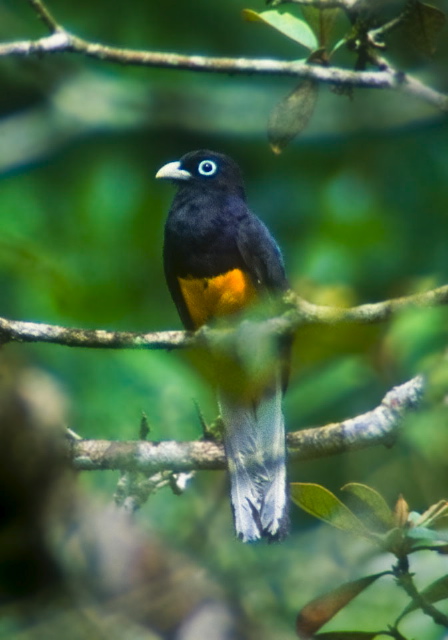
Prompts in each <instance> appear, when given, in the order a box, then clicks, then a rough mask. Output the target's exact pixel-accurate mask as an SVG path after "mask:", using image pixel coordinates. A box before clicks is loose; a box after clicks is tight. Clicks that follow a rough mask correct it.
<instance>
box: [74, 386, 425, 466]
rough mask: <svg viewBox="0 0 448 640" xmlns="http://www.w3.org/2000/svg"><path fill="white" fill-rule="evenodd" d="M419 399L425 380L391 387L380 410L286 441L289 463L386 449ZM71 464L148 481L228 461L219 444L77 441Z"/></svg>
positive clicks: (297, 435)
mask: <svg viewBox="0 0 448 640" xmlns="http://www.w3.org/2000/svg"><path fill="white" fill-rule="evenodd" d="M422 395H423V378H422V377H421V376H417V377H415V378H413V379H412V380H409V381H408V382H406V383H404V384H402V385H400V386H398V387H394V388H393V389H392V390H391V391H389V393H388V394H387V395H386V396H385V397H384V399H383V401H382V402H381V404H380V405H379V406H378V407H376V408H375V409H373V410H372V411H369V412H368V413H365V414H363V415H360V416H357V417H356V418H351V419H349V420H344V421H343V422H340V423H335V424H331V425H328V426H326V427H320V428H315V429H305V430H303V431H297V432H295V433H289V434H288V436H287V444H288V450H289V454H290V459H291V460H312V459H315V458H322V457H325V456H329V455H335V454H338V453H343V452H347V451H355V450H357V449H363V448H366V447H372V446H375V445H379V444H382V445H386V446H390V445H391V444H392V443H393V442H394V440H395V438H396V436H397V431H398V427H399V425H400V422H401V420H402V418H403V415H404V414H405V413H406V412H407V411H409V410H410V409H415V408H416V407H418V405H419V403H420V401H421V398H422ZM70 446H71V458H72V461H73V465H74V467H75V468H76V469H78V470H84V471H94V470H99V469H103V470H104V469H109V470H112V469H120V470H122V471H141V472H143V473H145V474H147V475H151V474H153V473H156V472H158V471H162V470H170V471H174V472H180V471H191V470H193V469H196V470H200V469H209V470H210V469H224V468H225V467H226V459H225V454H224V447H223V445H222V444H219V443H216V442H210V441H195V442H175V441H164V442H147V441H133V442H129V441H128V442H118V441H116V442H115V441H114V442H111V441H108V440H77V441H73V442H71V445H70Z"/></svg>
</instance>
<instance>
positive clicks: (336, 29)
mask: <svg viewBox="0 0 448 640" xmlns="http://www.w3.org/2000/svg"><path fill="white" fill-rule="evenodd" d="M269 4H270V5H271V7H272V8H270V9H268V10H267V11H262V12H260V13H257V12H256V11H253V10H251V9H245V10H244V11H243V17H244V18H245V19H246V20H248V21H250V22H260V23H263V24H265V25H267V26H269V27H270V28H272V29H275V30H276V31H277V32H279V33H281V34H282V35H283V36H285V37H287V38H290V39H292V40H294V42H296V43H297V44H298V45H300V47H301V48H303V49H306V50H307V52H308V53H307V55H306V57H305V58H303V62H306V63H307V64H310V65H322V66H328V65H329V64H330V62H331V61H332V59H333V57H334V56H335V54H336V53H337V52H338V51H340V50H345V51H346V52H349V54H350V59H351V60H350V62H351V65H352V67H353V69H354V70H355V71H365V70H366V69H367V68H369V67H372V68H374V69H377V70H384V69H387V68H390V65H389V63H388V62H387V61H386V60H385V59H384V58H383V57H382V54H383V52H384V50H385V49H386V47H387V43H388V41H389V39H390V37H391V34H393V33H396V32H397V31H400V32H401V33H402V35H404V39H405V42H406V44H409V46H413V47H414V48H415V49H416V50H417V51H418V52H420V53H421V54H423V55H426V56H432V55H434V54H435V52H436V45H437V39H438V36H439V34H440V31H441V30H442V29H443V27H444V26H445V23H446V16H445V14H444V13H443V11H441V10H440V9H438V8H436V7H434V6H432V5H429V4H426V3H424V2H421V1H420V0H406V1H405V2H392V3H389V6H387V7H386V6H385V5H387V3H384V2H371V1H369V0H357V1H355V2H348V1H347V2H342V1H341V2H333V1H332V0H327V1H326V0H323V1H317V2H316V3H312V2H310V3H308V2H301V1H300V0H271V1H270V2H269ZM285 4H294V5H299V6H300V15H297V14H296V13H293V9H292V10H291V9H289V8H288V9H287V10H285V8H284V6H283V5H285ZM326 4H328V7H327V6H325V5H326ZM341 31H342V34H341ZM380 53H381V56H380ZM334 91H335V92H336V93H339V94H342V95H347V96H349V97H350V98H353V88H352V87H348V88H347V87H337V86H336V87H335V88H334ZM318 92H319V85H318V83H317V82H316V81H315V80H313V79H307V78H305V79H302V80H301V81H300V82H299V84H298V85H297V86H296V87H294V89H293V90H292V91H291V93H289V94H288V95H287V96H286V97H284V98H282V99H281V100H280V102H279V103H278V104H277V105H276V106H275V107H274V109H273V111H272V113H271V115H270V118H269V123H268V137H269V141H270V143H271V147H272V149H273V151H274V152H275V153H281V152H282V151H283V149H284V148H285V147H286V146H287V145H288V144H289V142H291V140H292V139H293V138H294V137H296V136H297V135H298V134H300V133H301V132H302V131H303V130H304V129H305V128H306V126H307V125H308V123H309V121H310V119H311V117H312V115H313V113H314V110H315V108H316V104H317V98H318Z"/></svg>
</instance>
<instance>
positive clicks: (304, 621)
mask: <svg viewBox="0 0 448 640" xmlns="http://www.w3.org/2000/svg"><path fill="white" fill-rule="evenodd" d="M390 573H391V572H390V571H382V572H381V573H376V574H374V575H371V576H366V577H364V578H360V579H359V580H352V581H351V582H346V583H345V584H342V585H341V586H340V587H337V588H336V589H333V590H332V591H329V592H328V593H326V594H324V595H323V596H319V597H317V598H314V600H311V602H309V603H308V604H306V605H305V606H304V607H303V609H302V610H301V611H300V612H299V614H298V616H297V621H296V630H297V635H298V636H299V638H302V640H307V639H309V638H312V637H314V634H315V633H316V631H319V629H320V628H321V627H323V625H324V624H326V623H327V622H328V621H329V620H331V619H332V618H333V617H334V616H335V615H336V614H337V613H338V611H340V610H341V609H342V608H343V607H345V606H346V605H347V604H349V603H350V602H351V601H352V600H353V598H355V597H356V596H357V595H358V594H360V593H361V592H362V591H364V589H366V587H368V586H369V585H371V584H372V582H375V580H378V578H381V577H382V576H385V575H390ZM348 633H354V632H348ZM325 636H326V637H333V638H334V637H335V636H331V635H330V634H322V636H320V635H319V636H318V637H319V638H322V637H325ZM336 637H337V636H336ZM341 637H344V636H339V638H341ZM348 637H350V636H348ZM357 637H358V638H359V637H360V638H366V637H367V638H369V637H373V638H374V637H375V635H373V636H351V638H357Z"/></svg>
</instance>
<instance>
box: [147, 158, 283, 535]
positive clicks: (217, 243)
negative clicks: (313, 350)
mask: <svg viewBox="0 0 448 640" xmlns="http://www.w3.org/2000/svg"><path fill="white" fill-rule="evenodd" d="M155 177H156V178H157V179H163V180H169V181H171V182H173V183H174V184H175V186H176V187H177V190H176V193H175V196H174V199H173V201H172V204H171V208H170V210H169V213H168V216H167V219H166V222H165V230H164V246H163V263H164V271H165V277H166V282H167V285H168V289H169V291H170V293H171V297H172V299H173V301H174V304H175V305H176V307H177V311H178V313H179V316H180V319H181V321H182V323H183V325H184V326H185V328H186V329H187V330H193V331H195V330H197V329H199V328H201V327H202V326H203V325H207V324H210V323H213V322H216V321H219V320H223V319H224V320H226V319H227V320H229V321H232V320H233V319H235V318H238V316H239V314H241V313H242V312H244V311H245V310H247V309H248V308H250V307H253V306H254V305H255V304H256V303H257V302H258V301H262V300H265V299H267V298H275V297H277V298H278V297H279V295H281V294H282V293H284V292H285V291H287V290H288V289H289V284H288V280H287V278H286V275H285V266H284V261H283V258H282V254H281V251H280V249H279V247H278V245H277V243H276V241H275V240H274V238H273V237H272V235H271V233H270V232H269V230H268V228H267V227H266V225H265V224H264V223H263V222H262V221H261V220H260V219H259V218H258V217H257V216H256V215H255V214H254V213H252V211H251V210H250V209H249V207H248V205H247V203H246V195H245V187H244V183H243V177H242V172H241V170H240V168H239V166H238V164H237V163H236V162H235V161H234V160H233V159H232V158H230V157H229V156H227V155H224V154H222V153H218V152H215V151H210V150H208V149H201V150H197V151H191V152H189V153H187V154H185V155H184V156H182V157H181V158H180V160H178V161H175V162H169V163H167V164H165V165H163V166H162V167H161V168H160V169H159V171H158V172H157V173H156V176H155ZM242 336H243V337H242V339H241V342H242V343H243V344H246V345H247V350H248V351H257V349H258V346H259V345H258V343H257V336H256V331H255V338H254V331H253V325H249V329H248V330H247V331H246V333H244V331H243V334H242ZM246 337H247V341H246ZM254 345H255V346H254ZM257 345H258V346H257ZM275 351H276V353H275V360H273V362H274V365H273V367H272V368H270V369H269V373H268V374H267V375H266V372H264V374H263V375H260V376H259V377H260V379H259V380H258V381H255V382H254V385H253V389H252V388H250V389H251V391H250V392H249V393H247V385H246V386H245V385H241V386H242V387H245V392H243V391H241V392H239V391H238V389H239V387H240V383H239V382H237V383H235V385H234V386H233V388H232V389H230V386H231V385H229V384H226V382H225V381H224V378H225V377H226V376H227V377H228V376H229V369H228V368H227V370H226V372H225V375H223V376H221V377H222V380H221V388H219V385H220V381H219V377H220V376H219V372H218V374H217V380H218V382H217V384H218V402H219V408H220V414H221V418H222V421H223V424H224V433H223V439H224V448H225V452H226V458H227V463H228V469H229V475H230V497H231V504H232V510H233V517H234V525H235V532H236V536H237V538H238V539H240V540H242V541H243V542H252V541H256V540H259V539H266V540H267V541H269V542H272V541H280V540H283V539H284V538H285V537H286V535H287V533H288V529H289V515H288V502H289V500H288V491H287V479H286V450H285V449H286V445H285V424H284V417H283V411H282V396H283V392H284V389H285V386H286V378H287V372H286V370H287V368H288V367H287V361H288V353H289V348H288V344H287V341H285V342H284V344H283V347H281V346H279V347H278V349H275ZM255 368H256V367H255ZM285 372H286V373H285Z"/></svg>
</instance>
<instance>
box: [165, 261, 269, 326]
mask: <svg viewBox="0 0 448 640" xmlns="http://www.w3.org/2000/svg"><path fill="white" fill-rule="evenodd" d="M178 280H179V285H180V290H181V292H182V296H183V298H184V300H185V303H186V305H187V309H188V312H189V314H190V317H191V319H192V322H193V324H194V326H195V327H196V329H197V328H199V327H201V326H202V325H203V324H207V323H208V322H209V321H210V320H213V319H214V318H220V317H222V316H227V315H231V314H233V313H237V312H238V311H242V310H243V309H245V308H246V307H247V306H248V305H250V304H251V303H252V302H253V301H254V299H255V297H256V293H257V292H256V289H255V287H254V285H253V284H252V281H251V279H250V277H249V275H248V274H247V273H244V271H241V269H232V271H227V273H223V274H222V275H219V276H216V277H215V278H178Z"/></svg>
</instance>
